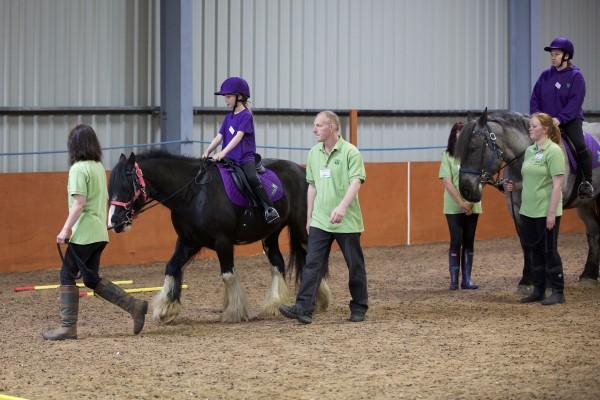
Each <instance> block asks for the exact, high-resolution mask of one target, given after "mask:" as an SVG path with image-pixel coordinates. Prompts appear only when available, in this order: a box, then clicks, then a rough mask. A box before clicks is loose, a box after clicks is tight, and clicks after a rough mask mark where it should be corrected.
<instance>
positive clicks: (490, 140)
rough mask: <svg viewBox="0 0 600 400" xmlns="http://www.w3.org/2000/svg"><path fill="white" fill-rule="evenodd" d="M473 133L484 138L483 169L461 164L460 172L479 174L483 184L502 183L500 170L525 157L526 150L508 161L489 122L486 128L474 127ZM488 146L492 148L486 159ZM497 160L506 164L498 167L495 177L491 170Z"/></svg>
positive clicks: (497, 184) (498, 184) (496, 184)
mask: <svg viewBox="0 0 600 400" xmlns="http://www.w3.org/2000/svg"><path fill="white" fill-rule="evenodd" d="M472 135H473V136H481V137H482V138H483V146H484V149H482V151H481V162H480V164H479V165H481V166H482V168H481V170H478V169H475V168H464V167H462V165H461V167H460V170H459V174H470V175H479V182H480V183H481V184H482V185H485V184H490V185H494V186H496V187H498V186H500V185H502V184H503V183H504V180H503V179H501V178H498V177H499V176H500V171H502V170H503V169H504V168H506V167H508V166H509V165H510V164H512V163H513V162H515V161H516V160H518V159H519V158H521V157H523V154H525V151H522V152H521V153H520V154H519V155H517V156H515V157H514V158H513V159H511V160H510V161H506V159H505V158H504V152H503V151H502V149H501V148H500V147H499V146H498V143H497V142H496V134H495V133H494V131H492V129H491V128H490V126H489V124H487V123H486V124H485V129H481V128H480V129H476V130H475V129H474V130H473V133H472ZM486 147H487V148H489V149H490V154H489V156H488V157H487V159H486V154H487V152H486V151H485V148H486ZM497 160H500V163H501V164H502V163H504V165H502V166H501V167H500V168H499V169H498V172H496V173H495V175H496V178H494V172H491V168H492V166H493V165H494V162H495V161H497Z"/></svg>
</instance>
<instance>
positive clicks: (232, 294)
mask: <svg viewBox="0 0 600 400" xmlns="http://www.w3.org/2000/svg"><path fill="white" fill-rule="evenodd" d="M222 277H223V283H224V284H225V296H224V299H223V315H222V317H221V320H222V321H223V322H241V321H249V320H250V311H249V310H248V299H247V298H246V294H245V293H244V290H243V289H242V285H241V284H240V277H239V275H238V273H237V271H236V270H235V268H232V269H231V272H226V273H224V274H222Z"/></svg>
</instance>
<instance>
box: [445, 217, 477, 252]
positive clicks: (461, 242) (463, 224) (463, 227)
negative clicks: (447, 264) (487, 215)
mask: <svg viewBox="0 0 600 400" xmlns="http://www.w3.org/2000/svg"><path fill="white" fill-rule="evenodd" d="M478 218H479V214H475V213H473V214H471V215H467V214H465V213H461V214H446V220H447V221H448V230H449V231H450V252H452V253H456V255H458V256H460V251H461V248H462V249H464V250H468V251H471V252H472V251H473V247H474V245H475V230H476V229H477V219H478Z"/></svg>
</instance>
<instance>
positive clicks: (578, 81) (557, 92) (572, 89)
mask: <svg viewBox="0 0 600 400" xmlns="http://www.w3.org/2000/svg"><path fill="white" fill-rule="evenodd" d="M584 98H585V80H584V79H583V74H582V73H581V70H580V69H579V68H578V67H577V66H575V65H572V66H570V67H567V68H565V69H564V70H562V71H559V70H557V69H556V68H554V67H550V68H548V69H547V70H545V71H544V72H542V74H541V75H540V77H539V78H538V80H537V82H536V83H535V86H534V87H533V91H532V92H531V101H530V103H529V111H530V113H531V114H533V113H535V112H543V113H546V114H549V115H551V116H552V117H555V118H558V120H559V121H560V123H561V125H562V124H566V123H569V122H571V121H573V120H574V119H580V120H582V121H583V108H582V105H583V99H584Z"/></svg>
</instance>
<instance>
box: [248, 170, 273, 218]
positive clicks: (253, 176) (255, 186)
mask: <svg viewBox="0 0 600 400" xmlns="http://www.w3.org/2000/svg"><path fill="white" fill-rule="evenodd" d="M240 167H242V169H243V170H244V174H246V178H247V179H248V183H249V184H250V187H251V188H252V191H253V192H254V193H255V194H256V195H257V196H258V197H259V199H260V201H261V203H263V206H265V207H266V206H269V207H272V206H273V202H272V201H271V198H270V197H269V196H267V192H266V191H265V189H264V188H263V186H262V183H261V181H260V179H259V178H258V175H257V173H256V162H254V161H246V162H244V163H243V164H241V165H240Z"/></svg>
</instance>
